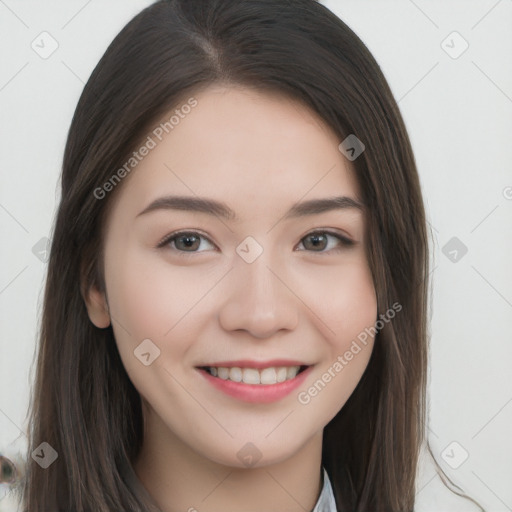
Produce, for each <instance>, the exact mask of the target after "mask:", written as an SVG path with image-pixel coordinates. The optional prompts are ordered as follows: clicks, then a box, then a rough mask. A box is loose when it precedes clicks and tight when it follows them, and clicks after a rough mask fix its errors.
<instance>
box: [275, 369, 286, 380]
mask: <svg viewBox="0 0 512 512" xmlns="http://www.w3.org/2000/svg"><path fill="white" fill-rule="evenodd" d="M287 374H288V372H287V370H286V368H285V367H284V366H282V367H281V368H278V369H277V382H284V381H285V380H286V375H287Z"/></svg>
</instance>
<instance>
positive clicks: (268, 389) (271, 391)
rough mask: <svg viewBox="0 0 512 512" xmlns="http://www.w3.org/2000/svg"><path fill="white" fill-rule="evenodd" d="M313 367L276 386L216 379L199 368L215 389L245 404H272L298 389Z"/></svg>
mask: <svg viewBox="0 0 512 512" xmlns="http://www.w3.org/2000/svg"><path fill="white" fill-rule="evenodd" d="M312 368H313V366H308V368H306V369H305V370H304V371H303V372H301V373H299V374H298V375H297V376H296V377H294V378H293V379H289V380H285V381H284V382H278V383H276V384H244V383H243V382H235V381H232V380H224V379H220V378H218V377H214V376H213V375H211V374H210V373H208V372H207V371H206V370H203V369H201V368H198V370H199V373H200V374H201V375H202V376H203V377H204V378H205V379H206V380H207V381H208V382H209V383H210V384H211V385H212V386H214V387H215V388H217V389H219V390H220V391H222V392H224V393H226V395H229V396H232V397H234V398H238V399H239V400H243V401H244V402H253V403H270V402H276V401H277V400H281V399H282V398H284V397H285V396H287V395H289V394H290V393H291V392H292V391H293V390H294V389H297V388H298V387H299V386H300V385H301V384H302V383H303V382H304V380H305V379H306V378H307V376H308V375H309V374H310V373H311V369H312Z"/></svg>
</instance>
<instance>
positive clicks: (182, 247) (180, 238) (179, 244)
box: [158, 231, 213, 253]
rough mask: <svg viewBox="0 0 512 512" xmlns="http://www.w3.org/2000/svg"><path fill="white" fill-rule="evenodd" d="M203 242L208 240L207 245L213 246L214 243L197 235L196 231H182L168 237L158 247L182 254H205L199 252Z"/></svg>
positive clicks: (199, 234)
mask: <svg viewBox="0 0 512 512" xmlns="http://www.w3.org/2000/svg"><path fill="white" fill-rule="evenodd" d="M202 240H206V241H207V243H209V244H211V245H212V246H213V243H212V242H210V240H208V238H206V237H205V236H204V235H202V234H201V233H197V232H195V231H181V232H179V233H172V234H171V235H169V236H167V237H166V238H165V239H164V240H162V242H160V243H159V244H158V247H159V248H162V247H165V248H168V249H170V250H171V251H173V252H182V253H194V252H204V251H198V249H199V247H200V246H201V241H202Z"/></svg>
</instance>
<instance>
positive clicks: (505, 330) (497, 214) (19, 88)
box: [0, 0, 512, 512]
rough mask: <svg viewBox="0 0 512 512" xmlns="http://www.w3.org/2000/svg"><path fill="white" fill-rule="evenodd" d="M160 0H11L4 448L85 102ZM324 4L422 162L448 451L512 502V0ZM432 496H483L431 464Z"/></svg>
mask: <svg viewBox="0 0 512 512" xmlns="http://www.w3.org/2000/svg"><path fill="white" fill-rule="evenodd" d="M149 3H150V2H148V1H147V0H145V1H143V0H122V1H121V0H116V1H114V0H108V1H106V0H103V1H100V0H89V1H87V0H81V1H77V0H65V1H64V0H62V1H56V0H52V1H47V2H40V1H37V0H30V1H29V0H26V1H22V0H0V43H1V48H2V50H1V59H2V60H1V67H0V112H1V125H0V126H1V132H0V141H1V148H2V150H1V151H0V173H1V178H0V183H1V189H0V227H1V233H2V244H1V247H2V250H1V256H0V258H1V260H0V318H1V324H0V325H1V333H0V347H1V357H0V451H1V450H4V451H5V452H6V453H8V454H9V453H10V452H14V451H15V450H16V449H17V448H24V446H25V442H26V439H25V437H24V434H23V433H22V431H23V430H24V429H26V424H25V423H24V420H25V413H26V407H27V405H28V399H29V389H30V387H29V383H30V379H31V378H32V373H31V371H32V363H33V354H34V349H35V341H36V336H37V329H38V322H39V319H40V313H41V300H42V291H43V284H44V278H45V271H46V263H45V262H44V261H41V259H40V258H38V257H37V256H36V255H35V254H34V253H33V247H34V246H37V244H38V242H39V241H40V240H41V239H42V238H45V237H49V236H50V231H51V228H52V223H53V218H54V213H55V209H56V206H57V204H58V200H59V197H60V196H59V194H60V192H59V183H58V179H59V173H60V167H61V163H62V156H63V150H64V144H65V140H66V135H67V130H68V128H69V124H70V121H71V118H72V114H73V111H74V109H75V106H76V103H77V101H78V98H79V95H80V93H81V91H82V88H83V86H84V84H85V82H86V81H87V79H88V77H89V75H90V73H91V72H92V70H93V68H94V66H95V65H96V63H97V62H98V60H99V58H100V57H101V55H102V54H103V52H104V51H105V49H106V48H107V46H108V44H109V43H110V42H111V40H112V39H113V38H114V37H115V35H116V34H117V33H118V32H119V30H120V29H121V28H122V27H123V26H124V25H125V24H126V23H127V22H128V21H129V20H130V19H131V18H132V17H133V16H134V15H135V14H136V13H137V12H139V11H140V9H142V8H143V7H145V6H147V5H149ZM323 3H324V4H325V5H326V6H327V7H329V8H330V9H331V10H333V11H334V12H335V13H336V14H337V15H338V16H340V17H341V18H342V19H343V20H344V21H345V22H346V23H347V24H348V25H349V26H350V27H351V28H352V29H353V30H354V31H355V32H356V33H357V34H358V35H359V36H360V37H361V39H362V40H363V41H364V42H365V44H366V45H367V46H368V47H369V49H370V51H371V52H372V53H373V54H374V56H375V57H376V59H377V61H378V62H379V64H380V66H381V68H382V70H383V72H384V74H385V75H386V77H387V79H388V81H389V83H390V86H391V88H392V90H393V93H394V95H395V97H396V98H397V100H398V101H399V106H400V109H401V111H402V113H403V116H404V118H405V121H406V124H407V127H408V130H409V134H410V137H411V140H412V143H413V148H414V151H415V155H416V159H417V163H418V167H419V172H420V177H421V182H422V187H423V192H424V197H425V200H426V205H427V215H428V218H429V222H430V224H431V226H432V229H433V233H434V237H435V240H434V244H433V247H432V269H433V270H432V274H431V275H432V284H433V295H432V301H431V315H432V321H431V372H430V441H431V444H432V447H433V450H434V452H435V455H436V457H437V459H438V461H439V462H440V464H441V466H442V467H443V469H444V470H445V471H446V472H447V473H448V475H449V476H450V477H451V478H452V479H453V480H454V481H455V482H456V483H458V484H459V485H461V486H462V487H463V488H464V489H465V490H466V491H467V492H469V493H470V494H471V495H472V496H473V497H474V498H476V499H478V500H479V501H480V502H481V503H482V504H483V505H484V506H485V508H486V509H487V510H489V511H507V510H511V511H512V485H511V482H512V441H511V436H510V432H511V430H512V429H511V425H512V377H511V371H510V367H511V362H512V345H511V343H510V341H511V334H510V332H511V324H512V322H511V320H512V270H511V266H510V261H511V254H512V237H511V232H512V229H511V228H512V163H511V162H512V144H511V135H512V62H511V60H512V0H499V1H496V0H479V1H476V0H473V1H469V0H460V1H455V0H437V1H432V0H414V1H413V0H393V1H391V0H387V1H383V0H379V1H377V0H326V1H325V2H323ZM43 31H47V32H48V33H49V34H51V37H52V38H54V39H55V40H56V41H57V43H58V48H57V50H56V51H55V52H54V53H53V54H52V55H50V56H49V57H48V58H46V59H43V58H41V56H40V55H39V54H38V53H36V51H34V50H33V49H32V47H31V44H32V42H33V41H35V42H34V45H36V44H39V45H40V47H42V46H43V44H44V46H45V48H49V44H48V40H47V39H46V40H45V41H46V42H43V43H41V38H43V37H47V36H40V34H41V33H42V32H43ZM454 31H456V32H457V33H458V34H459V35H457V34H455V35H454V34H453V32H454ZM464 40H465V41H466V42H467V43H468V44H469V47H468V48H467V50H466V51H465V52H464V53H462V54H461V55H460V56H458V54H459V53H460V51H461V50H462V49H463V48H464ZM443 41H444V43H443ZM40 51H42V50H40ZM450 54H451V55H450ZM454 57H456V58H454ZM453 237H457V239H458V240H459V241H460V243H463V244H464V245H465V246H466V247H467V253H466V254H464V255H462V252H461V251H460V250H459V251H458V253H457V259H456V261H451V259H450V258H452V259H453V258H454V253H452V255H451V256H450V255H449V256H450V257H448V256H446V255H445V254H444V253H443V248H444V247H445V245H446V244H447V243H448V242H449V241H450V240H451V239H452V238H453ZM451 243H454V242H451ZM456 243H459V242H456ZM460 243H459V245H460ZM452 250H453V249H452V247H451V246H448V248H447V249H446V250H445V252H446V253H449V251H452ZM454 442H455V444H452V443H454ZM466 453H467V455H468V458H467V459H466V460H465V461H464V462H463V463H462V464H460V466H459V467H457V468H454V466H456V465H457V464H459V463H460V462H461V461H462V460H463V458H464V457H465V456H466ZM0 487H1V486H0ZM1 497H2V493H1V491H0V498H1ZM417 502H418V504H417V510H418V511H420V512H421V511H432V512H434V511H435V512H441V511H445V510H446V511H453V510H475V508H474V506H473V505H471V504H470V503H469V502H467V501H465V500H462V499H460V498H454V497H453V496H451V494H450V493H449V492H447V491H444V487H443V485H442V484H441V482H440V480H439V478H438V477H436V474H435V470H434V468H433V467H432V465H431V464H428V463H425V464H424V465H422V466H421V475H420V481H419V484H418V494H417ZM2 507H3V508H2ZM3 510H9V509H8V508H7V499H5V500H0V511H3Z"/></svg>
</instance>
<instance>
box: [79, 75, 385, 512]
mask: <svg viewBox="0 0 512 512" xmlns="http://www.w3.org/2000/svg"><path fill="white" fill-rule="evenodd" d="M194 97H195V98H196V99H197V101H198V104H197V106H196V107H195V108H194V109H193V110H192V111H191V113H190V114H188V115H187V116H186V117H185V118H184V119H180V123H179V125H177V126H175V128H174V129H173V130H172V131H171V132H169V134H168V135H166V136H165V137H164V139H163V140H162V141H161V142H159V143H158V145H157V146H156V147H155V148H154V149H152V150H151V151H150V152H149V154H148V155H147V156H146V157H145V158H144V159H143V160H142V161H141V162H140V163H139V164H138V165H137V167H136V170H135V171H133V172H132V173H131V174H130V175H129V176H127V177H126V178H125V179H124V180H123V182H122V184H120V185H118V186H119V187H122V189H121V190H117V191H116V192H117V195H116V197H115V202H114V205H113V209H112V211H111V214H110V216H109V219H108V222H107V226H106V231H105V241H104V243H105V260H104V268H105V280H106V290H107V291H106V296H104V295H102V294H101V293H99V291H98V290H97V289H96V288H91V289H90V291H89V295H88V297H87V299H86V302H87V309H88V312H89V317H90V319H91V321H92V322H93V323H94V324H95V325H96V326H97V327H100V328H103V327H106V326H108V325H109V324H110V323H111V322H112V326H113V330H114V335H115V339H116V343H117V346H118V349H119V353H120V355H121V359H122V361H123V364H124V366H125V368H126V371H127V373H128V375H129V377H130V379H131V380H132V382H133V384H134V386H135V387H136V389H137V390H138V391H139V393H140V394H141V396H142V401H143V409H144V420H145V437H144V443H143V448H142V450H141V453H140V456H139V458H138V459H137V461H136V463H135V465H134V468H135V471H136V473H137V475H138V476H139V478H140V480H141V482H142V483H143V485H144V487H145V488H146V489H147V490H148V492H149V493H150V494H151V495H152V496H153V498H154V499H155V501H156V502H157V503H158V505H159V506H160V508H161V509H162V510H163V511H165V512H175V511H176V512H177V511H187V510H189V511H193V510H197V511H199V512H213V511H218V510H223V511H225V512H231V511H238V512H239V511H241V510H243V511H247V512H260V511H261V510H266V511H276V512H277V511H281V512H282V511H290V512H304V510H312V509H313V507H314V505H315V503H316V501H317V499H318V496H319V493H320V490H321V487H320V485H321V450H322V432H323V428H324V427H325V426H326V425H327V423H329V421H330V420H331V419H332V418H333V417H334V416H335V415H336V413H337V412H338V411H339V410H340V409H341V408H342V407H343V405H344V403H345V402H346V400H347V399H348V397H349V396H350V395H351V393H352V392H353V390H354V389H355V387H356V385H357V383H358V382H359V380H360V378H361V376H362V374H363V372H364V370H365V368H366V366H367V363H368V360H369V358H370V355H371V350H372V348H373V341H374V340H373V339H372V338H371V337H369V338H368V342H367V345H366V346H363V345H361V348H362V350H361V351H360V352H359V353H357V355H355V356H354V357H353V359H352V360H351V361H349V362H348V363H347V364H346V366H344V367H343V370H342V371H340V372H339V373H337V374H336V376H335V377H334V378H332V379H331V380H330V382H329V383H328V384H327V385H326V386H325V387H324V389H323V390H322V391H320V392H319V393H318V394H317V395H316V396H315V397H313V398H311V400H310V402H309V403H308V404H301V403H299V401H298V394H299V392H301V391H305V390H306V391H307V389H308V388H310V387H311V386H312V385H313V383H314V382H315V381H317V380H318V379H320V378H321V377H322V374H323V373H324V372H326V371H327V370H328V369H329V368H332V366H333V364H334V363H335V361H336V360H337V358H338V356H340V355H341V356H343V354H345V352H346V351H347V350H349V348H350V346H351V343H352V342H353V340H355V339H356V337H357V335H358V334H359V333H361V332H362V331H364V329H365V328H367V327H370V326H373V325H374V323H375V321H376V318H377V302H376V294H375V288H374V284H373V281H372V277H371V273H370V269H369V266H368V263H367V260H366V256H365V239H364V230H365V216H364V212H363V211H360V210H357V209H353V208H352V209H344V210H332V211H328V212H324V213H321V214H315V215H310V216H306V217H301V218H296V219H287V220H284V219H283V216H284V214H285V212H286V211H287V210H288V209H289V208H290V207H291V206H292V205H294V204H295V203H297V202H299V201H304V200H309V199H316V198H329V197H333V196H338V195H339V196H342V195H344V196H349V197H352V198H354V199H359V198H360V196H359V188H358V183H357V181H356V178H355V176H354V171H353V169H352V168H351V167H350V163H349V162H348V160H347V159H346V158H345V157H344V156H343V155H342V153H341V152H340V151H339V150H338V145H339V144H340V142H341V140H339V138H338V137H337V136H336V135H335V134H334V133H333V132H332V131H331V130H330V128H329V127H328V126H327V125H326V124H325V123H324V122H323V121H322V120H321V119H320V118H319V117H318V116H317V115H316V114H315V113H313V112H311V111H310V110H309V109H307V107H305V106H303V105H301V104H300V103H298V102H295V101H294V100H292V99H288V98H285V97H282V96H280V95H277V94H270V93H268V92H265V93H262V92H257V91H255V90H252V89H248V88H243V87H238V86H230V85H229V86H227V85H226V86H220V85H217V86H214V87H210V88H208V89H205V90H203V91H202V92H201V93H199V94H196V95H194ZM171 114H172V113H171ZM168 117H169V116H167V117H166V119H168ZM164 195H187V196H192V197H194V196H196V195H197V196H202V197H208V198H213V199H216V200H219V201H223V202H226V203H227V204H228V205H229V207H230V208H231V209H233V210H234V211H235V212H236V214H237V215H238V217H239V220H238V221H231V220H226V219H223V218H221V217H218V216H215V215H208V214H205V213H197V212H190V211H183V210H169V209H168V210H165V209H161V210H156V211H153V212H150V213H146V214H144V215H140V216H138V214H139V213H140V212H141V211H142V210H143V209H144V208H145V207H146V206H147V205H148V204H149V203H151V202H152V201H153V200H154V199H156V198H158V197H161V196H164ZM103 200H106V199H103ZM317 229H329V230H332V231H336V232H338V233H340V234H341V235H344V236H347V237H348V238H350V239H351V240H353V241H354V242H355V243H354V245H353V246H350V247H345V246H343V245H342V244H341V242H339V241H338V240H337V239H336V238H334V237H333V236H331V235H329V236H328V237H327V238H326V239H325V240H323V241H322V240H320V243H319V246H318V247H317V248H315V247H312V244H308V245H307V246H306V245H305V244H307V240H308V237H306V235H308V234H310V233H311V232H312V231H315V230H317ZM178 230H187V231H199V232H200V234H201V235H203V236H204V237H205V238H200V241H198V242H197V244H195V245H194V248H193V249H192V250H191V249H188V250H187V247H186V246H185V244H184V243H181V244H180V242H179V241H178V240H176V241H175V242H173V243H171V242H169V244H167V246H165V247H162V248H156V246H157V245H158V244H159V242H160V241H161V240H162V239H163V238H164V237H165V236H166V235H169V234H171V233H173V232H175V231H178ZM247 236H252V237H253V238H254V239H255V240H256V241H257V242H258V243H259V245H260V246H261V247H262V248H263V253H262V254H261V255H260V256H259V257H258V258H257V259H256V260H255V261H254V262H252V263H247V262H246V261H245V260H244V259H242V258H241V257H240V256H239V255H238V254H237V252H236V248H237V246H238V245H239V244H240V243H241V242H242V241H243V240H244V239H245V238H246V237H247ZM194 251H195V252H194ZM147 338H149V339H151V340H152V342H153V343H154V344H155V345H156V346H157V347H158V348H159V350H160V356H159V357H158V358H157V359H155V360H154V362H153V363H152V364H150V365H148V366H145V365H143V364H142V363H141V361H140V360H139V359H138V358H137V357H135V356H134V350H135V349H136V348H137V346H138V345H139V344H140V343H141V342H142V340H144V339H147ZM275 358H287V359H298V360H300V361H303V362H305V363H306V364H314V367H313V370H312V373H311V374H310V375H309V376H308V378H307V380H306V381H305V382H304V383H303V385H301V386H300V388H299V389H297V390H294V391H293V392H292V393H290V394H289V395H288V396H286V397H285V398H283V399H281V400H278V401H277V402H273V403H266V404H254V403H247V402H244V401H241V400H238V399H236V398H233V397H230V396H228V395H225V394H224V393H222V392H221V391H219V390H217V389H215V388H214V387H213V386H211V384H210V383H208V382H207V380H206V379H204V378H203V376H202V375H201V374H200V373H199V371H198V370H197V369H196V366H198V365H201V364H205V363H207V362H215V361H223V360H235V359H252V360H269V359H275ZM331 372H332V370H331ZM248 442H251V443H253V444H254V445H255V446H256V447H257V449H258V451H259V453H260V454H261V458H260V459H259V460H258V462H257V463H256V464H254V465H253V466H251V467H247V465H246V464H244V463H243V461H242V460H240V459H239V457H238V456H237V452H239V450H240V449H241V448H242V447H243V446H244V445H245V444H246V443H248Z"/></svg>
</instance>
